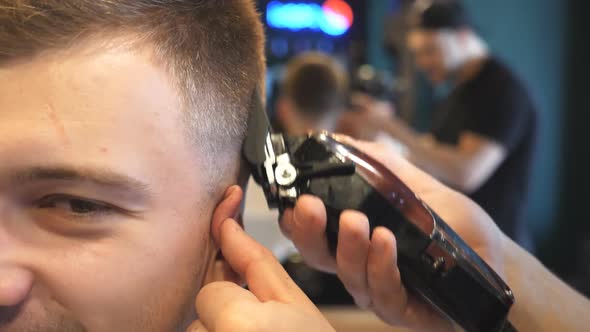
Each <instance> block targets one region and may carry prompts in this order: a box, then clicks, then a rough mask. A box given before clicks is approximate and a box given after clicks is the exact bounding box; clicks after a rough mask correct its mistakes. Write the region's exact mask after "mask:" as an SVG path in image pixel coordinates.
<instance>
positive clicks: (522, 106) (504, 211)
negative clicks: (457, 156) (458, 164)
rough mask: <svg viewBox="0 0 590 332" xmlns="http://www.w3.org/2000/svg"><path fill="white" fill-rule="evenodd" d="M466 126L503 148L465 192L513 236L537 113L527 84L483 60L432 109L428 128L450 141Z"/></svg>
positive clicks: (494, 62)
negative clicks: (487, 173) (489, 170)
mask: <svg viewBox="0 0 590 332" xmlns="http://www.w3.org/2000/svg"><path fill="white" fill-rule="evenodd" d="M466 131H470V132H473V133H475V134H478V135H481V136H484V137H487V138H489V139H491V140H493V141H495V142H497V143H499V144H500V145H502V146H503V147H504V148H505V149H506V151H507V156H506V159H505V160H504V161H503V162H502V164H501V165H500V166H499V167H498V168H497V169H496V170H495V171H494V172H493V174H492V175H491V177H490V178H489V179H488V180H487V181H486V182H485V183H484V184H483V185H482V186H481V187H480V188H478V189H477V190H476V191H475V192H473V193H471V194H470V195H469V196H470V197H471V199H473V200H474V201H475V202H477V203H478V204H479V205H480V206H482V207H483V208H484V210H486V212H488V214H490V215H491V216H492V218H493V219H494V221H495V222H496V223H497V224H498V226H500V228H501V229H502V230H503V231H504V232H505V233H506V234H507V235H508V236H510V237H511V238H513V239H514V238H515V237H516V235H517V229H518V228H519V222H520V217H521V212H522V208H523V206H524V204H525V200H526V193H527V187H528V181H529V175H530V166H531V162H532V156H533V149H534V146H535V140H536V131H537V114H536V110H535V106H534V103H533V102H532V100H531V98H530V96H529V93H528V92H527V89H526V88H525V87H524V85H523V84H522V83H521V82H520V81H519V80H518V78H517V77H516V76H515V75H514V74H513V73H512V72H511V71H510V69H508V68H507V67H506V66H505V65H504V64H503V63H501V62H500V61H499V60H497V59H494V58H490V59H489V60H487V61H486V63H485V64H484V65H483V67H482V68H481V69H480V71H479V73H478V74H477V75H476V76H475V77H474V78H472V79H471V80H469V81H467V82H464V83H462V84H460V85H459V86H457V87H456V88H455V89H454V91H453V92H452V93H451V94H450V96H449V97H448V98H447V99H446V100H445V101H444V102H443V103H441V106H440V108H439V109H438V110H437V112H436V114H435V121H434V126H433V128H432V134H433V135H434V136H435V137H436V138H437V140H439V141H441V142H444V143H447V144H452V145H456V144H458V140H459V137H460V135H461V134H462V133H463V132H466Z"/></svg>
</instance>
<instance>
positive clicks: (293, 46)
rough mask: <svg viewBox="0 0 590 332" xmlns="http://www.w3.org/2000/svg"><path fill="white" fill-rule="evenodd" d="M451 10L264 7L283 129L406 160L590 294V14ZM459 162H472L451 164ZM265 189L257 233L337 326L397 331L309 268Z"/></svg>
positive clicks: (256, 195) (272, 109)
mask: <svg viewBox="0 0 590 332" xmlns="http://www.w3.org/2000/svg"><path fill="white" fill-rule="evenodd" d="M437 2H441V3H443V5H442V6H441V8H438V7H436V6H437ZM445 2H446V3H448V2H449V1H445V0H442V1H436V0H434V1H420V0H368V1H355V0H348V1H343V0H327V1H319V0H318V1H313V0H311V1H308V0H306V1H304V0H298V1H296V0H293V1H287V0H278V1H277V0H261V1H258V8H259V11H260V12H261V15H262V16H261V17H262V20H263V23H264V24H265V31H266V36H267V41H266V56H267V83H266V97H267V99H266V105H267V111H268V116H269V118H270V120H271V123H272V125H273V128H274V129H275V130H276V131H277V132H284V133H286V134H291V135H298V134H302V133H305V132H306V131H308V130H324V129H325V130H329V131H331V132H337V133H342V134H346V135H349V136H351V137H353V138H356V139H360V140H368V141H377V142H378V143H379V144H383V145H385V146H388V148H389V149H391V151H395V152H394V153H398V154H401V155H405V156H408V159H409V160H410V161H412V162H414V163H415V164H416V165H417V166H418V167H419V168H421V169H422V170H424V171H425V172H426V173H430V174H431V175H432V176H433V177H435V178H437V180H439V181H441V182H443V183H445V184H446V185H448V186H450V187H451V188H453V189H455V190H457V191H459V192H462V193H463V194H465V195H467V196H468V197H470V198H472V199H473V200H474V201H476V202H477V203H479V204H480V205H481V206H482V207H483V208H484V210H486V212H487V213H488V214H489V215H491V216H492V217H493V219H495V221H496V224H497V225H498V226H499V227H500V228H501V229H502V230H503V231H504V232H505V233H506V234H508V235H509V237H510V238H511V239H512V240H513V241H515V242H516V243H518V244H519V245H521V246H522V247H524V248H526V250H528V251H529V252H530V253H532V254H533V255H534V256H535V257H537V258H538V259H539V260H540V261H541V262H542V263H543V264H544V265H545V266H547V267H548V268H549V269H550V270H551V271H552V272H554V273H555V274H556V275H557V276H559V277H560V278H561V279H562V280H564V281H565V282H566V283H567V284H569V285H570V286H572V287H574V288H575V289H576V290H578V291H579V292H581V293H583V294H586V295H590V258H589V257H590V226H589V225H590V223H589V222H588V220H590V214H589V213H588V209H587V207H586V200H587V199H588V198H589V197H590V192H589V189H588V188H589V186H590V181H589V175H588V171H587V170H588V169H590V163H589V159H590V158H589V157H588V155H589V154H588V148H587V146H586V143H585V142H590V134H589V132H590V131H588V130H586V129H585V124H586V123H588V122H589V121H590V115H589V112H588V111H587V110H588V109H589V106H590V105H588V97H587V94H586V93H585V90H586V84H585V83H584V82H585V81H584V80H585V79H588V75H587V73H588V72H589V71H588V69H589V68H588V67H589V64H588V63H589V61H588V59H590V57H589V54H588V48H589V46H588V43H587V37H584V36H585V35H586V33H585V32H586V31H588V29H590V26H589V22H588V20H587V16H585V14H584V13H587V12H588V11H587V10H588V5H587V2H584V1H553V0H520V1H510V0H498V1H481V0H462V1H460V2H458V1H455V2H456V3H459V4H458V5H456V4H451V5H450V7H449V6H447V7H445V4H444V3H445ZM433 3H434V4H433ZM583 7H584V8H583ZM449 8H450V9H449ZM486 76H487V77H488V78H487V79H486V78H484V77H486ZM478 82H479V83H478ZM459 109H460V111H459ZM480 112H481V116H480V115H474V116H473V114H477V113H480ZM466 119H468V120H466ZM388 122H390V123H388ZM408 132H409V133H408ZM471 134H473V135H474V137H476V138H475V142H473V141H472V143H473V144H474V145H472V146H471V147H473V149H474V150H469V149H471V148H470V147H469V145H470V143H469V142H468V141H469V138H468V137H470V136H469V135H471ZM465 135H467V136H465ZM464 139H466V140H464ZM433 142H434V143H433ZM429 144H434V146H435V147H438V149H437V148H434V149H431V148H428V146H429ZM446 149H449V151H450V152H449V154H448V155H447V154H444V153H443V152H442V151H445V150H446ZM468 151H471V152H473V154H470V152H468ZM474 151H475V152H474ZM498 151H500V153H499V154H497V153H498ZM429 152H430V153H431V155H429ZM461 153H466V154H467V155H470V156H472V157H466V158H465V159H458V160H455V161H451V160H449V159H448V158H453V157H452V156H454V155H457V154H459V155H461ZM460 162H464V165H460V164H457V163H460ZM453 167H455V168H457V169H456V170H452V169H451V170H449V168H453ZM457 172H458V173H457ZM461 172H463V173H466V174H470V175H469V177H470V178H471V180H472V182H470V181H471V180H469V181H462V180H461V178H462V177H461V175H460V173H461ZM500 173H504V175H500ZM457 174H459V175H458V176H457ZM463 175H465V174H463ZM257 190H258V189H256V188H253V189H251V190H249V192H248V195H247V198H246V212H245V216H244V220H245V225H246V229H247V230H248V231H249V232H251V234H253V235H254V236H255V237H256V238H257V239H258V240H259V241H261V242H262V243H264V244H265V245H266V246H267V247H269V248H270V249H271V250H272V251H273V253H274V254H275V256H276V257H277V258H279V259H280V260H281V262H282V263H283V266H284V267H285V268H286V270H287V271H288V272H289V274H290V275H291V277H292V278H293V279H294V280H295V281H296V283H297V285H298V286H300V287H301V288H302V289H303V290H304V291H305V293H306V294H307V295H308V296H309V297H310V298H311V299H312V300H313V301H314V303H316V304H317V305H318V306H319V307H320V309H321V310H322V311H323V312H325V313H326V315H327V317H329V319H330V320H331V321H332V322H333V324H334V326H336V327H337V328H336V329H337V330H338V331H397V330H396V329H393V330H392V329H391V328H388V327H387V326H386V325H384V324H383V323H381V322H379V320H378V319H377V318H376V317H374V315H370V314H366V313H365V311H362V310H359V309H354V308H355V306H354V304H355V302H354V300H353V298H352V297H351V296H350V295H349V294H348V292H347V291H346V288H345V287H344V286H343V285H342V283H341V282H340V281H339V279H338V277H337V276H335V275H333V274H327V273H322V272H319V271H317V270H315V269H313V268H311V267H309V266H308V265H306V263H305V262H304V259H303V258H302V257H301V255H300V254H299V253H298V251H297V249H296V248H294V246H293V245H291V244H290V242H289V241H288V240H285V239H284V238H283V236H282V235H281V232H280V231H279V230H278V228H277V229H271V228H269V227H268V225H269V224H271V223H273V222H274V221H275V220H276V219H277V218H278V213H268V212H267V211H266V201H265V199H264V195H263V192H262V190H260V191H259V192H258V191H257Z"/></svg>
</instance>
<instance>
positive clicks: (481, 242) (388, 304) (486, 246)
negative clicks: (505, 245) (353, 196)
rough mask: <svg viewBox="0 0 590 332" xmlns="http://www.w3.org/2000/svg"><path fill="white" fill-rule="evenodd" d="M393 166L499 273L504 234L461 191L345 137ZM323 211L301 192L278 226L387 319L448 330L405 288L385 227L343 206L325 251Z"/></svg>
mask: <svg viewBox="0 0 590 332" xmlns="http://www.w3.org/2000/svg"><path fill="white" fill-rule="evenodd" d="M347 143H348V144H351V145H353V146H355V147H357V148H358V149H359V150H361V151H363V152H365V153H367V154H368V155H370V156H372V157H373V158H375V159H377V160H378V161H380V162H381V163H383V164H384V165H385V166H386V167H388V168H389V169H390V170H391V171H393V172H394V173H395V174H396V175H397V176H398V177H399V178H400V179H401V180H402V181H404V182H405V183H406V184H407V185H408V186H409V187H410V188H411V189H412V190H413V191H414V192H415V193H416V194H417V195H418V196H420V197H421V198H422V200H423V201H425V202H426V203H427V204H428V205H429V206H430V207H431V208H433V209H434V210H435V211H436V212H437V213H438V214H439V215H440V216H441V217H442V218H443V219H444V220H445V221H446V222H447V223H448V224H449V225H450V226H451V227H452V228H453V229H454V230H455V231H456V232H457V233H458V234H459V235H460V236H461V237H462V238H463V239H464V240H465V241H466V242H467V243H468V244H469V245H470V246H471V247H472V248H473V249H474V250H475V251H476V252H477V253H478V254H479V255H481V256H482V258H483V259H484V260H485V261H486V262H487V263H488V264H489V265H490V266H491V267H492V268H494V269H495V270H496V271H497V272H498V273H499V274H500V275H502V274H503V270H502V267H503V261H502V256H501V255H500V253H501V248H500V247H501V246H502V239H503V235H502V233H501V232H500V231H499V229H498V228H497V227H496V225H495V224H494V223H493V221H492V220H491V219H490V217H489V216H488V215H487V214H486V213H485V212H484V211H483V210H482V209H481V208H480V207H479V206H478V205H476V204H475V203H473V202H472V201H471V200H469V199H468V198H466V197H465V196H463V195H461V194H459V193H457V192H455V191H453V190H451V189H449V188H447V187H445V186H444V185H442V184H441V183H439V182H437V181H436V180H434V179H433V178H431V177H430V176H429V175H427V174H425V173H423V172H421V171H420V170H418V169H417V168H415V167H414V166H412V165H411V164H410V163H408V162H407V161H406V160H404V159H403V158H401V157H400V156H398V155H395V154H393V153H391V151H390V150H389V149H387V148H385V147H382V146H380V145H377V144H375V143H362V142H357V141H353V140H352V139H348V140H347ZM325 227H326V213H325V208H324V206H323V203H322V201H321V200H320V199H318V198H315V197H312V196H303V197H301V198H300V199H299V200H298V202H297V204H296V206H295V208H294V209H292V210H288V211H286V212H285V213H284V215H283V219H282V220H281V228H282V230H283V232H284V233H285V235H287V236H288V237H289V238H290V239H291V240H292V241H293V242H294V243H295V245H296V246H297V248H298V249H299V251H300V253H301V255H302V256H303V258H304V260H305V261H306V262H307V263H308V264H310V265H311V266H313V267H315V268H318V269H321V270H323V271H327V272H332V273H337V274H338V276H339V277H340V279H341V280H342V282H343V283H344V285H345V287H346V289H347V290H348V291H349V292H350V294H351V295H352V296H353V297H354V299H355V301H356V303H357V305H359V306H360V307H362V308H370V309H371V310H373V311H374V312H375V313H376V314H377V315H378V316H379V317H380V318H381V319H383V320H384V321H385V322H386V323H389V324H391V325H396V326H403V327H408V328H412V329H416V330H419V331H447V330H449V331H451V330H453V328H452V324H451V323H450V322H449V321H448V320H447V319H446V318H444V317H443V316H442V315H440V314H439V313H438V312H436V311H435V310H434V309H433V308H432V307H431V306H430V305H428V304H426V303H425V302H423V301H422V300H421V299H419V298H418V297H416V296H414V295H412V294H410V293H408V292H407V291H406V289H405V288H404V286H403V284H402V283H401V279H400V272H399V270H398V267H397V256H396V239H395V236H394V234H392V232H391V231H389V230H388V229H386V228H384V227H378V228H376V229H375V230H374V232H373V234H372V236H371V237H370V236H369V224H368V220H367V217H366V216H365V215H363V214H361V213H359V212H356V211H345V212H344V213H343V214H342V215H341V218H340V232H339V237H338V243H339V245H338V249H337V254H336V257H335V258H334V257H332V256H331V255H330V254H329V251H328V245H327V241H326V237H325Z"/></svg>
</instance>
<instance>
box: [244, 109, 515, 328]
mask: <svg viewBox="0 0 590 332" xmlns="http://www.w3.org/2000/svg"><path fill="white" fill-rule="evenodd" d="M254 99H255V101H254V102H258V101H257V98H254ZM258 103H259V102H258ZM244 157H245V159H246V160H247V161H248V163H249V165H250V166H251V169H252V173H253V176H254V178H255V180H256V181H257V183H259V184H260V185H261V186H262V187H263V189H264V192H265V194H266V198H267V201H268V203H269V206H270V207H272V208H278V209H279V210H280V211H281V212H283V211H285V210H286V209H288V208H291V207H293V206H294V205H295V203H296V202H297V199H298V198H299V197H300V196H301V195H304V194H310V195H313V196H316V197H318V198H320V199H321V200H322V202H323V203H324V206H325V209H326V216H327V223H326V236H327V239H328V244H329V246H330V249H331V251H332V253H335V251H336V248H337V245H338V243H337V242H338V227H339V218H340V215H341V213H342V211H344V210H358V211H361V212H363V213H364V214H365V215H366V216H367V217H368V219H369V222H370V228H371V230H373V229H375V228H376V227H378V226H382V227H385V228H387V229H389V230H391V231H392V232H393V233H394V234H395V236H396V239H397V263H398V268H399V271H400V275H401V279H402V282H403V284H404V285H405V287H406V288H407V289H408V290H409V291H410V292H412V293H413V294H415V295H417V296H419V297H422V298H423V299H424V300H425V301H426V302H428V303H430V304H431V305H432V307H433V308H435V309H436V310H438V311H439V312H440V313H442V314H443V315H444V316H447V317H448V318H450V319H451V320H452V321H454V322H455V323H457V324H458V325H460V326H461V327H462V328H464V329H465V330H467V331H474V332H478V331H482V332H487V331H490V332H492V331H509V330H511V329H512V327H511V325H510V324H509V323H507V321H506V318H507V314H508V311H509V309H510V306H511V305H512V303H513V301H514V298H513V296H512V292H511V291H510V289H509V288H508V286H507V285H506V284H505V283H504V281H503V280H502V279H501V278H500V277H499V276H498V275H497V274H496V273H495V272H494V271H493V270H492V269H491V268H490V267H489V266H488V265H487V264H486V263H485V262H484V261H483V260H482V259H481V258H480V257H479V256H478V255H477V254H476V253H475V252H474V251H473V250H472V249H471V248H470V247H469V246H468V245H467V244H466V243H465V242H464V241H463V240H462V239H461V238H460V237H459V236H458V235H457V234H456V233H455V232H454V231H453V230H452V229H451V228H450V227H449V226H448V225H447V224H446V223H445V222H444V221H443V220H442V219H441V218H440V217H439V216H438V215H437V214H436V213H435V212H434V211H433V210H432V209H430V208H429V207H428V206H427V205H426V204H424V203H423V202H422V201H421V200H420V199H419V198H418V197H417V196H416V195H415V194H414V193H413V192H412V191H411V190H410V189H409V188H408V187H407V186H406V185H405V184H404V183H403V182H402V181H401V180H400V179H399V178H398V177H397V176H396V175H394V174H393V173H392V172H390V171H389V170H388V169H387V168H385V167H384V166H383V165H382V164H380V163H379V162H377V161H376V160H375V159H373V158H371V157H369V156H368V155H365V154H363V153H361V152H359V151H358V150H356V149H355V148H353V147H352V146H350V145H347V144H345V143H344V142H343V141H341V140H340V139H339V138H337V137H335V136H332V135H330V134H328V133H315V134H309V135H307V136H304V137H284V136H283V135H280V134H273V133H272V132H271V131H270V128H269V125H268V120H267V119H266V115H265V113H264V111H263V109H262V107H259V112H258V113H256V114H252V116H251V118H250V122H249V135H248V138H247V139H246V141H245V143H244Z"/></svg>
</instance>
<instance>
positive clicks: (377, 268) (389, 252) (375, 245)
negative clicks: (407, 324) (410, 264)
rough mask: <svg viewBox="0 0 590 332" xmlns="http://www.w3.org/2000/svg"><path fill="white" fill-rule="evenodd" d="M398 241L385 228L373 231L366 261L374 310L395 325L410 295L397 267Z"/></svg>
mask: <svg viewBox="0 0 590 332" xmlns="http://www.w3.org/2000/svg"><path fill="white" fill-rule="evenodd" d="M396 250H397V248H396V241H395V237H394V235H393V233H392V232H391V231H389V230H388V229H386V228H384V227H377V228H376V229H375V230H374V231H373V236H372V238H371V246H370V249H369V256H368V262H367V275H368V284H369V292H370V294H371V300H372V302H373V310H374V311H375V312H376V313H377V315H378V316H379V317H381V319H383V320H385V321H386V322H388V323H391V324H395V323H398V322H399V321H400V317H401V316H402V315H403V312H404V311H405V310H404V309H405V307H406V304H407V302H408V294H407V292H406V289H405V288H404V286H403V285H402V281H401V277H400V273H399V270H398V267H397V253H396Z"/></svg>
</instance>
